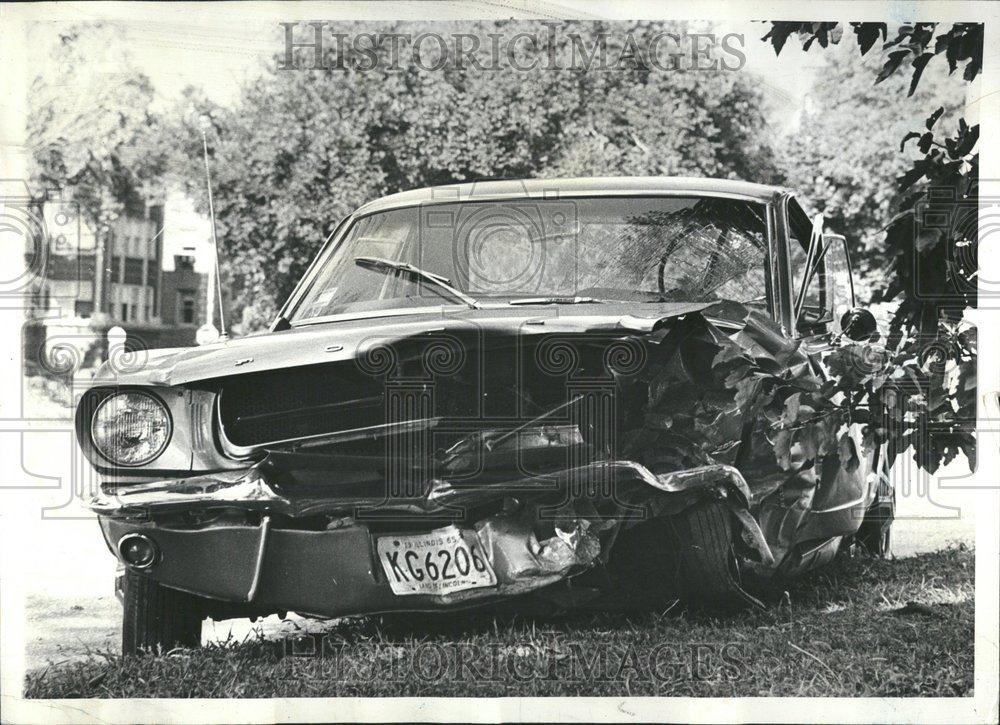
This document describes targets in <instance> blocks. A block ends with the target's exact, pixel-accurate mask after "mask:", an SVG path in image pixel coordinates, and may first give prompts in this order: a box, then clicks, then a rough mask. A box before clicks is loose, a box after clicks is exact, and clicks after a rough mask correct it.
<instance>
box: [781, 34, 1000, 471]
mask: <svg viewBox="0 0 1000 725" xmlns="http://www.w3.org/2000/svg"><path fill="white" fill-rule="evenodd" d="M851 28H852V31H853V35H854V37H855V39H856V41H857V45H858V50H859V51H860V53H861V55H862V56H864V55H866V54H867V53H869V52H870V51H871V50H872V49H873V48H874V47H875V46H876V45H878V43H879V41H883V42H882V45H881V47H882V50H883V52H884V57H883V58H882V59H881V67H880V68H879V69H878V72H877V73H876V75H875V78H874V83H875V84H876V85H877V84H881V83H883V82H885V81H886V80H887V79H889V78H891V77H893V75H894V74H895V73H897V72H899V71H900V70H906V71H907V72H908V74H909V77H908V85H907V93H908V95H911V96H912V95H914V94H915V93H916V91H917V89H918V87H919V86H920V81H921V78H922V77H923V74H924V72H925V70H926V68H927V67H928V65H929V64H930V62H931V61H932V60H934V59H935V58H936V57H938V56H942V57H943V58H944V59H945V61H946V62H947V66H948V71H949V74H954V73H955V72H956V71H957V70H958V69H959V68H961V69H962V74H961V76H962V79H963V80H964V81H965V82H972V81H974V80H975V78H976V77H977V76H978V74H979V72H980V71H981V69H982V54H983V26H982V25H979V24H971V23H956V24H954V25H952V26H951V27H950V28H948V29H945V28H942V27H939V26H938V24H936V23H915V24H906V25H902V26H900V27H899V28H898V29H897V31H896V33H895V36H894V37H893V38H892V39H891V40H890V39H889V33H888V28H887V26H886V25H885V24H884V23H851ZM792 35H795V36H797V37H798V38H799V39H800V40H801V41H802V43H803V48H804V49H806V50H808V49H809V48H810V47H811V46H813V44H814V43H815V44H818V45H819V46H820V47H824V48H825V47H828V46H829V45H831V44H837V43H838V42H840V40H841V38H842V36H843V29H842V27H841V26H840V24H838V23H797V22H773V23H771V27H770V30H769V32H768V33H767V34H766V35H765V36H764V37H763V40H766V41H770V42H771V44H772V45H773V47H774V49H775V52H776V53H779V54H780V52H781V50H782V48H783V47H784V45H785V43H786V42H787V41H788V39H789V38H790V37H791V36H792ZM944 113H945V108H944V107H943V106H938V107H937V108H934V109H932V110H931V109H929V115H928V116H927V119H926V121H925V122H924V123H923V124H922V127H921V128H911V129H910V130H909V132H908V133H906V134H905V135H904V136H903V137H902V138H901V139H900V142H899V146H898V149H899V152H900V153H902V152H904V151H905V150H906V148H907V144H908V143H910V142H912V141H913V140H914V139H915V140H916V148H917V154H916V155H915V156H914V157H912V158H911V159H909V161H908V163H907V164H906V168H905V169H904V171H903V172H902V173H901V174H900V175H899V177H898V178H897V180H896V189H895V193H896V194H898V195H899V200H898V205H897V208H896V214H895V216H893V217H892V219H891V220H890V221H889V222H888V224H887V226H886V231H885V237H884V241H883V245H884V248H885V254H886V255H887V256H888V258H889V259H890V260H891V272H890V273H889V274H887V275H886V283H885V285H884V286H883V287H882V289H879V290H877V291H876V297H875V299H876V300H884V301H887V302H888V301H892V302H894V303H895V305H896V306H895V311H894V313H893V316H892V320H891V322H890V326H889V335H888V338H887V340H886V348H885V349H886V354H885V355H881V356H879V355H876V354H874V353H873V352H872V351H871V350H869V349H866V350H865V351H864V352H863V355H862V356H861V359H863V360H866V361H868V362H867V363H866V364H864V365H861V364H859V363H857V362H856V361H855V362H851V357H852V355H853V353H851V352H849V350H850V347H848V348H842V349H841V350H840V351H838V353H837V356H839V357H840V358H842V360H841V362H843V363H844V364H843V365H841V369H840V370H839V371H838V374H839V378H840V380H841V384H842V385H843V387H844V391H843V392H844V393H845V395H847V396H848V397H849V399H850V400H852V401H853V402H854V403H855V404H861V405H865V406H867V407H868V408H869V409H870V410H872V411H873V417H872V420H870V421H869V429H868V436H869V437H870V438H871V439H872V440H875V441H878V440H885V439H889V433H890V431H889V430H888V425H887V424H883V423H880V421H889V420H893V419H896V420H897V421H900V422H903V423H904V425H903V426H901V428H900V430H899V431H898V435H896V436H894V437H892V438H891V440H890V442H891V443H892V444H893V445H894V446H895V449H896V450H905V449H907V448H912V449H913V450H914V458H915V460H916V462H917V463H918V465H920V466H922V467H924V468H927V469H929V470H931V471H934V470H936V469H937V467H938V466H939V465H940V464H941V463H947V462H948V461H950V460H951V459H953V458H954V457H955V455H956V454H957V452H958V451H959V450H961V451H963V452H964V453H965V454H966V456H967V457H968V459H969V461H970V463H972V464H973V465H974V463H975V438H974V429H975V417H976V395H975V379H976V378H975V375H976V367H975V366H976V340H975V330H974V329H970V328H968V327H967V326H965V325H963V324H962V322H961V319H962V315H963V313H964V311H965V310H967V309H970V308H973V307H975V306H976V303H977V298H976V275H977V272H978V243H979V240H978V228H977V212H978V175H979V155H978V153H977V151H976V147H977V141H978V138H979V126H978V124H976V125H971V126H970V125H969V124H968V123H967V122H966V120H965V119H964V118H959V119H958V120H957V123H956V124H955V126H953V127H952V128H950V129H947V130H945V131H943V132H942V130H941V129H940V126H939V125H938V124H939V123H940V122H941V118H942V116H943V115H944ZM854 357H857V356H854ZM835 362H836V361H835ZM873 362H874V363H875V364H872V363H873ZM858 370H868V371H869V372H868V374H866V375H863V376H861V377H858V376H857V375H855V374H854V372H856V371H858ZM874 411H877V413H875V412H874ZM876 416H877V419H876Z"/></svg>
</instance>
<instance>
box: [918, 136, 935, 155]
mask: <svg viewBox="0 0 1000 725" xmlns="http://www.w3.org/2000/svg"><path fill="white" fill-rule="evenodd" d="M933 143H934V134H933V133H931V132H930V131H928V132H927V133H925V134H924V135H923V136H921V137H920V140H919V141H917V148H918V149H920V153H922V154H926V153H927V152H928V151H930V150H931V145H932V144H933Z"/></svg>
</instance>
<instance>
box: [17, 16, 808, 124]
mask: <svg viewBox="0 0 1000 725" xmlns="http://www.w3.org/2000/svg"><path fill="white" fill-rule="evenodd" d="M125 5H126V4H121V5H119V4H116V3H107V4H103V3H102V4H95V5H84V6H74V11H73V12H72V13H67V12H62V11H60V8H59V7H58V6H55V7H53V8H52V9H51V10H52V12H46V13H45V14H44V18H45V20H44V21H41V22H38V23H36V24H34V25H33V27H32V28H31V30H30V31H29V32H30V34H31V37H32V42H31V44H30V47H33V48H37V49H38V55H36V57H35V59H34V60H35V63H37V64H44V63H45V57H44V55H45V54H44V51H43V49H44V47H45V46H46V42H47V40H48V39H50V38H51V37H52V36H53V32H52V31H53V30H54V29H55V28H56V27H58V26H60V25H65V24H69V23H76V22H86V21H88V20H104V21H105V22H108V23H112V24H114V25H116V26H117V27H119V28H120V29H121V32H122V34H123V37H124V41H125V45H126V47H127V49H128V52H129V53H130V55H131V56H132V58H133V59H134V61H135V63H136V65H137V66H138V67H139V68H140V69H141V70H142V71H143V72H144V73H146V75H147V76H149V78H150V79H151V81H152V82H153V85H154V87H155V89H156V92H157V95H158V99H159V100H160V102H162V103H169V102H170V101H171V100H172V99H174V98H177V97H178V96H179V95H180V92H181V90H182V89H183V88H185V87H186V86H188V85H193V86H199V87H201V88H202V89H203V90H204V91H205V93H206V94H207V95H208V96H209V97H210V98H212V99H213V100H215V101H217V102H219V103H223V104H228V103H231V102H233V101H234V100H235V99H236V97H237V95H238V93H239V90H240V87H241V86H242V85H243V84H244V83H246V82H248V81H250V80H252V79H253V78H254V77H255V76H256V75H257V74H259V73H260V72H261V71H262V70H263V69H265V68H267V67H268V66H271V65H273V63H274V61H273V54H274V53H275V52H277V51H279V50H281V48H282V47H283V45H282V30H281V28H280V26H279V25H278V23H279V22H282V21H288V22H291V21H295V20H309V19H323V20H330V21H336V20H337V19H339V18H341V17H348V16H351V15H355V16H357V15H358V10H357V9H355V10H353V11H352V8H360V3H342V4H340V5H339V6H337V11H333V10H331V9H330V7H329V6H310V5H308V4H304V5H303V6H296V7H291V6H288V5H282V6H277V5H275V4H273V3H241V4H239V7H235V6H234V5H232V4H228V3H222V4H213V5H212V6H211V7H207V6H185V8H184V12H177V11H176V10H173V9H172V8H176V7H177V6H176V5H175V4H171V3H163V4H146V3H128V4H127V5H128V7H125ZM416 5H417V4H414V6H416ZM414 6H408V5H393V6H392V13H390V15H391V16H392V17H395V18H397V19H400V20H406V19H412V20H427V19H428V18H433V19H435V20H438V21H447V20H452V19H457V18H459V17H461V16H462V15H465V14H467V13H468V12H469V10H468V8H469V7H472V8H479V9H481V11H482V12H481V13H479V14H481V15H482V16H484V17H498V18H499V17H509V16H510V15H511V12H510V11H509V10H506V9H504V8H509V7H511V5H510V4H504V5H503V6H502V7H500V6H498V5H496V4H494V3H492V2H472V3H468V4H467V5H466V8H465V9H459V8H457V7H456V6H454V5H452V4H447V3H435V2H431V3H420V4H419V7H414ZM298 7H302V8H303V10H298V9H297V8H298ZM388 7H389V6H388V5H387V6H386V8H387V9H388ZM535 7H542V8H545V7H548V8H551V9H552V12H549V13H545V12H540V11H539V12H536V13H535V17H539V18H540V19H549V18H551V17H552V15H553V14H554V11H556V10H558V9H559V7H558V6H557V5H555V4H553V3H541V4H540V5H536V6H535ZM565 14H566V15H567V16H569V15H570V13H565ZM375 15H377V14H375V13H371V12H369V11H368V9H367V8H366V9H365V16H367V17H372V19H375V18H374V16H375ZM572 15H575V16H580V15H586V14H584V13H580V12H579V11H576V12H575V13H572ZM407 16H410V17H407ZM717 28H718V32H720V33H723V32H735V33H740V34H742V35H744V36H745V42H744V45H743V51H744V53H745V54H746V56H747V62H746V65H745V67H744V68H743V69H742V71H741V72H745V73H753V74H755V75H756V76H757V77H758V82H759V85H760V87H761V89H762V90H763V91H764V93H765V95H766V96H767V97H768V99H769V100H770V101H771V104H770V105H771V107H772V108H771V113H773V114H774V117H773V121H774V122H775V123H778V124H780V125H781V126H782V127H786V128H787V127H789V126H793V125H794V123H795V120H796V117H797V112H798V110H799V109H800V108H801V107H802V102H803V98H804V96H805V94H806V93H807V92H808V91H809V89H810V88H811V86H812V84H813V82H814V81H815V78H816V71H817V69H818V67H819V66H820V65H821V63H822V56H823V54H822V53H820V52H815V51H814V52H813V53H812V54H808V53H804V52H803V51H802V50H801V49H800V47H799V46H798V45H797V44H795V43H794V42H789V43H788V45H787V46H786V47H785V49H784V50H783V51H782V56H781V59H780V62H779V60H778V59H777V58H776V56H775V54H774V51H773V49H772V48H771V47H770V45H769V44H767V43H764V42H761V41H760V38H761V36H763V35H764V33H765V32H766V26H765V25H764V24H762V23H759V22H750V21H746V20H733V21H728V22H720V23H719V24H718V25H717ZM33 65H35V64H33ZM35 67H37V65H35Z"/></svg>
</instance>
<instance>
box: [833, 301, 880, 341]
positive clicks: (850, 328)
mask: <svg viewBox="0 0 1000 725" xmlns="http://www.w3.org/2000/svg"><path fill="white" fill-rule="evenodd" d="M840 329H841V332H842V334H843V335H844V336H845V337H849V338H850V339H852V340H857V341H858V342H863V341H864V340H868V339H870V338H872V337H874V336H875V335H877V334H878V322H876V321H875V315H873V314H872V313H871V312H869V311H868V310H866V309H865V308H864V307H854V308H853V309H850V310H848V311H847V312H845V313H844V315H843V317H841V318H840Z"/></svg>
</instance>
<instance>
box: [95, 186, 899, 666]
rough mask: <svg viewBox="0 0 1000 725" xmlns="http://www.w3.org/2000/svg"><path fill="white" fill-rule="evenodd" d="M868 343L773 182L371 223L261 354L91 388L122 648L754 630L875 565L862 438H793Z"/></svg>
mask: <svg viewBox="0 0 1000 725" xmlns="http://www.w3.org/2000/svg"><path fill="white" fill-rule="evenodd" d="M873 332H874V318H873V317H872V316H871V314H870V313H868V312H867V311H865V310H861V309H858V308H856V307H855V300H854V290H853V284H852V281H851V267H850V259H849V256H848V250H847V246H846V243H845V241H844V240H843V238H842V237H837V236H835V235H830V234H825V233H823V231H822V229H820V228H819V226H818V224H817V223H816V221H815V220H810V219H809V218H808V217H807V215H806V214H805V212H804V211H803V210H802V208H801V206H800V205H799V203H798V202H797V201H796V199H795V198H794V196H793V194H792V193H790V192H789V191H787V190H784V189H781V188H777V187H772V186H764V185H759V184H753V183H746V182H738V181H720V180H710V179H690V178H635V179H628V178H604V179H562V180H560V179H555V180H544V181H542V180H536V181H523V182H517V181H496V182H481V183H474V184H464V185H458V186H452V187H441V188H432V189H424V190H417V191H409V192H404V193H399V194H394V195H392V196H388V197H385V198H382V199H379V200H376V201H373V202H370V203H368V204H367V205H365V206H363V207H362V208H360V209H358V210H357V211H356V212H355V213H353V214H352V215H350V216H349V217H348V218H346V219H345V220H343V221H341V222H340V223H339V224H338V225H337V226H336V228H335V229H334V231H333V232H332V233H331V235H330V237H329V239H328V240H327V241H326V243H325V246H324V247H323V248H322V250H321V251H320V252H319V253H318V255H317V256H316V258H315V260H314V262H313V263H312V265H311V267H310V268H309V269H308V271H307V272H306V274H305V276H304V277H303V279H302V280H301V281H300V283H299V284H298V286H297V287H296V289H295V290H294V292H293V293H292V294H291V296H290V298H289V299H288V300H287V302H286V304H285V305H284V307H283V308H282V309H281V311H280V314H279V315H278V316H277V318H276V319H275V320H274V322H273V324H272V325H271V327H270V329H269V331H267V332H266V333H265V334H259V335H252V336H247V337H244V338H240V339H232V340H222V341H219V342H215V343H213V344H208V345H204V346H202V347H198V348H193V349H173V350H151V351H148V353H147V354H146V355H145V356H138V357H141V358H142V360H141V365H132V366H131V367H129V366H126V365H121V364H118V365H116V364H115V362H114V360H112V361H110V362H109V363H106V364H105V366H104V367H103V368H102V369H101V370H100V372H99V374H98V375H97V376H96V378H95V381H94V384H93V386H92V387H91V388H90V389H88V390H87V391H86V392H85V393H84V394H83V395H82V397H81V399H80V402H79V405H78V411H77V430H78V436H79V442H80V445H81V447H82V449H83V451H84V452H85V454H86V456H87V457H88V459H89V461H90V462H91V463H92V465H93V466H94V467H95V468H96V470H97V472H98V473H99V474H100V487H99V491H97V493H96V494H95V496H94V497H93V499H92V501H91V502H90V506H91V508H92V509H93V510H94V511H95V512H96V513H97V514H98V516H99V520H100V526H101V530H102V532H103V535H104V538H105V540H106V542H107V545H108V547H109V548H110V550H111V551H112V553H113V554H114V555H115V556H116V557H117V558H118V559H119V561H120V564H121V567H122V569H121V574H120V576H119V579H118V582H119V589H120V594H121V596H122V598H123V603H124V618H123V628H122V631H123V649H124V651H125V652H126V653H130V652H135V651H138V650H141V649H144V648H156V647H169V646H172V645H175V644H182V645H197V644H198V643H199V637H200V628H201V623H202V621H203V619H205V618H216V619H221V618H231V617H257V616H264V615H268V614H272V613H282V612H287V611H294V612H298V613H300V614H305V615H312V616H317V617H341V616H347V615H361V614H374V613H389V612H408V611H409V612H413V611H443V610H450V609H459V608H468V607H474V606H475V607H480V606H482V607H488V606H490V605H498V604H500V603H514V604H515V605H517V604H518V603H520V602H525V603H527V602H529V601H530V602H532V603H533V604H536V605H537V604H539V603H540V604H542V605H544V606H546V607H549V608H550V609H553V610H556V609H563V608H571V607H598V608H611V607H619V606H635V605H641V606H646V605H652V606H656V605H657V604H661V603H663V602H669V601H673V600H674V599H682V600H688V601H693V602H702V603H706V604H709V605H712V606H744V605H753V604H755V603H757V599H756V597H755V596H754V595H753V594H752V593H751V592H750V591H748V588H747V587H746V586H745V582H746V581H747V580H748V578H754V579H760V580H768V579H773V578H776V577H777V578H781V577H789V576H795V575H798V574H801V573H803V572H805V571H809V570H810V569H813V568H815V567H818V566H821V565H822V564H824V563H826V562H828V561H830V560H831V558H832V557H833V556H834V555H835V554H836V553H837V551H838V549H840V548H841V547H843V546H844V545H845V544H846V543H847V542H855V541H863V542H864V543H865V544H866V545H867V546H869V547H870V548H872V549H875V550H884V548H885V546H887V543H888V532H889V526H890V525H891V519H892V493H891V490H890V488H889V487H888V486H887V484H888V476H887V473H888V465H889V463H888V457H887V456H886V455H885V453H884V451H880V450H878V449H877V448H876V449H875V450H873V451H870V452H869V453H867V454H865V453H863V452H862V450H863V449H862V447H861V444H860V440H859V439H858V435H859V433H858V427H859V425H858V422H857V421H853V420H850V419H849V418H850V415H848V416H847V418H848V419H843V418H839V419H836V420H834V422H833V423H830V422H829V420H824V422H822V423H817V424H816V425H824V426H827V427H828V428H830V429H831V430H833V431H834V432H835V433H836V436H837V440H838V441H839V442H838V444H837V446H836V450H829V447H827V446H823V445H817V444H816V442H815V440H814V441H812V443H810V440H809V436H808V435H806V434H804V433H803V434H802V435H798V437H796V435H793V433H794V432H795V431H799V432H801V431H806V427H804V426H803V425H802V424H801V421H802V420H803V418H804V416H805V415H806V413H805V412H804V411H806V409H807V408H808V409H809V410H812V411H815V410H816V409H817V406H820V404H821V402H822V400H821V398H822V396H823V395H825V394H826V391H827V387H825V386H824V380H825V379H826V377H827V371H826V368H825V360H826V357H827V355H828V354H829V352H830V351H831V350H833V349H835V348H836V346H837V345H838V344H840V342H841V341H843V340H851V339H854V340H857V339H862V338H865V337H867V336H870V335H872V334H873ZM767 381H772V383H773V381H778V387H782V388H784V387H789V389H790V390H791V389H793V388H794V391H796V392H793V393H788V394H785V395H784V397H783V399H782V400H779V401H778V402H777V405H778V407H779V408H780V415H776V414H774V413H773V411H774V409H775V405H772V404H768V405H765V404H764V403H762V402H761V401H765V402H766V401H769V400H770V401H772V402H773V401H774V392H773V391H774V388H775V385H774V384H772V383H768V382H767ZM796 386H797V387H796ZM768 390H770V392H768ZM810 396H811V397H810ZM807 400H811V401H813V402H812V403H808V404H807V402H806V401H807ZM810 406H811V407H810ZM838 410H843V408H838ZM814 419H815V416H814ZM844 460H849V461H851V464H850V465H845V464H843V463H842V461H844Z"/></svg>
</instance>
